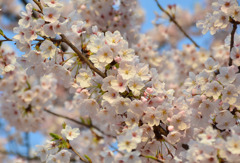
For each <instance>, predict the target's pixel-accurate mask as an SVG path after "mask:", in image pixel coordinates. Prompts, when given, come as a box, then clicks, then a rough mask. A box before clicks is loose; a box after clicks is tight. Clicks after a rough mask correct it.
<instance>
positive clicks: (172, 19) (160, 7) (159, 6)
mask: <svg viewBox="0 0 240 163" xmlns="http://www.w3.org/2000/svg"><path fill="white" fill-rule="evenodd" d="M155 1H156V3H157V6H158V8H159V9H160V10H161V11H162V12H164V13H165V14H166V15H167V16H168V17H169V18H170V20H171V21H172V22H173V23H174V24H175V25H176V26H177V27H178V29H179V30H180V31H181V32H182V33H183V34H184V35H185V36H186V37H187V38H188V39H189V40H190V41H191V42H192V43H193V44H194V45H195V46H196V47H197V48H200V46H199V45H198V44H197V43H196V42H195V41H194V40H193V39H192V38H191V37H190V36H189V35H188V34H187V33H186V32H185V31H184V30H183V28H182V27H181V26H180V25H179V24H178V22H177V21H176V20H175V18H174V17H172V16H171V15H170V14H169V13H168V12H167V11H166V10H165V9H164V8H163V7H162V6H161V5H160V3H159V2H158V0H155Z"/></svg>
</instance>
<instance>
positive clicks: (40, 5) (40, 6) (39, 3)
mask: <svg viewBox="0 0 240 163" xmlns="http://www.w3.org/2000/svg"><path fill="white" fill-rule="evenodd" d="M33 1H34V2H35V3H36V5H37V6H38V7H39V9H40V10H41V12H42V10H43V8H42V4H41V2H40V1H37V0H33Z"/></svg>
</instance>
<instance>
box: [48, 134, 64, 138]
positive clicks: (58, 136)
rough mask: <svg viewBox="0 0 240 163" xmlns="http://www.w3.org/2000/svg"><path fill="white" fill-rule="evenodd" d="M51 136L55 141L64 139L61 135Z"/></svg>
mask: <svg viewBox="0 0 240 163" xmlns="http://www.w3.org/2000/svg"><path fill="white" fill-rule="evenodd" d="M49 135H50V136H51V137H52V138H53V140H60V139H62V137H61V136H60V135H58V134H54V133H50V134H49Z"/></svg>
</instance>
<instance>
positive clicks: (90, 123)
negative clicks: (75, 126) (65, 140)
mask: <svg viewBox="0 0 240 163" xmlns="http://www.w3.org/2000/svg"><path fill="white" fill-rule="evenodd" d="M87 124H88V125H89V126H91V125H92V119H91V118H88V119H87Z"/></svg>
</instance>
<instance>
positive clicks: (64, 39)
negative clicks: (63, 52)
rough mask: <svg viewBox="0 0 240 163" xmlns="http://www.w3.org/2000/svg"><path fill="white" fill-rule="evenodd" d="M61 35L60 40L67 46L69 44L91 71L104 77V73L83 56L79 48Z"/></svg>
mask: <svg viewBox="0 0 240 163" xmlns="http://www.w3.org/2000/svg"><path fill="white" fill-rule="evenodd" d="M60 36H61V37H62V42H65V43H66V44H67V45H68V46H70V47H71V48H72V50H73V51H74V52H75V53H77V55H78V57H79V58H80V59H81V60H83V61H84V62H85V63H86V64H87V65H88V66H89V68H90V69H92V70H93V71H95V72H96V73H97V74H98V75H100V76H101V77H103V78H105V77H106V75H105V74H104V73H103V72H102V71H100V70H99V69H97V68H96V67H95V66H94V65H93V64H92V63H91V62H90V61H89V59H88V58H87V57H85V56H84V55H83V54H82V52H80V50H78V48H77V47H76V46H74V45H73V44H72V43H71V42H70V41H69V40H68V39H67V37H66V36H65V35H64V34H61V35H60Z"/></svg>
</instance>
